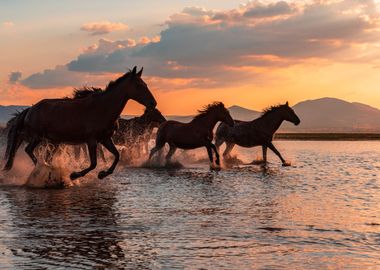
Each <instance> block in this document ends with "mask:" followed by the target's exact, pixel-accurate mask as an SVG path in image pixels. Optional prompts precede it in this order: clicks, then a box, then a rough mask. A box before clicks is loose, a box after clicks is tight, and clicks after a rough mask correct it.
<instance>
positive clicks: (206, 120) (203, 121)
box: [192, 113, 219, 132]
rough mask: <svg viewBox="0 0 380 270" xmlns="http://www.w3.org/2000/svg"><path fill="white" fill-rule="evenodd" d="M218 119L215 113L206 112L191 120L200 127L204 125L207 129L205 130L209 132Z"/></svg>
mask: <svg viewBox="0 0 380 270" xmlns="http://www.w3.org/2000/svg"><path fill="white" fill-rule="evenodd" d="M218 121H219V119H218V118H217V116H216V115H215V114H213V113H208V114H206V115H204V116H203V117H201V118H198V119H194V120H193V121H192V122H193V123H194V124H195V123H197V124H199V125H200V126H201V127H204V129H205V130H207V132H211V131H212V130H213V129H214V127H215V125H216V123H218Z"/></svg>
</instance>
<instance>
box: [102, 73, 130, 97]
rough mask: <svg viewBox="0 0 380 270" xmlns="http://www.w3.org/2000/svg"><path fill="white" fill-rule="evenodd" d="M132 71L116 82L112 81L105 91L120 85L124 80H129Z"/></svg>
mask: <svg viewBox="0 0 380 270" xmlns="http://www.w3.org/2000/svg"><path fill="white" fill-rule="evenodd" d="M131 72H132V71H131V70H129V71H128V72H127V73H125V74H124V75H123V76H121V77H119V78H117V79H116V80H114V81H110V82H109V83H108V85H107V86H106V89H104V92H106V91H108V90H110V89H112V88H114V87H115V86H116V85H118V84H119V83H120V82H121V81H123V80H124V79H126V78H128V77H129V75H130V74H131Z"/></svg>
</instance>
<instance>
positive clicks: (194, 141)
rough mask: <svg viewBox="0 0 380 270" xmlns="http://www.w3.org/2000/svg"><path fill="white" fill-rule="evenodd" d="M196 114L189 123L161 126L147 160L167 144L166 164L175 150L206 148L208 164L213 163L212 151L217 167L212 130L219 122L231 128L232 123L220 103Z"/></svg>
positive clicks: (171, 123) (215, 103) (213, 104)
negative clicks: (168, 147)
mask: <svg viewBox="0 0 380 270" xmlns="http://www.w3.org/2000/svg"><path fill="white" fill-rule="evenodd" d="M198 112H199V113H198V115H196V116H195V117H194V119H193V120H192V121H191V122H190V123H181V122H178V121H172V120H170V121H166V122H164V123H163V124H161V125H160V127H159V128H158V131H157V137H156V146H155V147H154V148H153V149H152V150H151V152H150V155H149V160H150V159H151V158H152V156H153V155H154V154H155V153H156V152H157V151H159V150H160V149H161V148H162V147H164V145H165V144H166V143H168V144H169V146H170V149H169V152H168V153H167V155H166V162H167V163H169V162H170V159H171V157H172V156H173V154H174V153H175V151H176V149H177V148H181V149H195V148H199V147H206V149H207V153H208V156H209V159H210V162H211V163H213V155H212V151H214V152H215V156H216V161H215V162H216V164H217V165H218V166H219V165H220V161H219V153H218V151H217V149H216V147H215V145H214V144H213V143H212V139H213V129H214V127H215V125H216V124H217V123H218V122H219V121H222V122H223V123H225V124H226V125H229V126H233V125H234V121H233V119H232V117H231V115H230V113H229V112H228V110H227V109H226V108H225V107H224V104H223V103H221V102H214V103H212V104H209V105H207V106H206V107H205V108H204V109H203V110H200V111H198Z"/></svg>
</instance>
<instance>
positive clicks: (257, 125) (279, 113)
mask: <svg viewBox="0 0 380 270" xmlns="http://www.w3.org/2000/svg"><path fill="white" fill-rule="evenodd" d="M284 120H286V121H289V122H292V123H293V124H295V125H299V123H301V120H300V119H299V118H298V116H297V115H296V114H295V112H294V110H293V109H292V108H290V107H289V104H288V102H286V104H284V105H278V106H272V107H269V108H268V109H265V110H264V112H263V114H262V115H261V117H259V118H257V119H255V120H253V121H240V120H235V125H234V126H233V127H229V126H227V125H226V124H224V123H221V124H220V125H219V126H218V128H217V130H216V134H215V146H216V147H217V149H219V147H220V145H222V144H223V143H224V142H225V143H226V149H225V151H224V153H223V157H224V158H228V157H229V155H230V152H231V150H232V148H234V146H235V144H237V145H239V146H243V147H254V146H259V145H261V146H262V150H263V160H264V163H266V162H267V148H269V149H271V150H272V151H273V152H274V153H275V154H276V155H277V156H278V157H279V158H280V160H281V162H282V165H283V166H289V164H288V163H286V162H285V160H284V159H283V157H282V156H281V154H280V152H279V151H278V150H277V149H276V147H274V145H273V143H272V139H273V134H274V133H275V132H276V130H277V129H278V128H279V127H280V125H281V124H282V122H283V121H284Z"/></svg>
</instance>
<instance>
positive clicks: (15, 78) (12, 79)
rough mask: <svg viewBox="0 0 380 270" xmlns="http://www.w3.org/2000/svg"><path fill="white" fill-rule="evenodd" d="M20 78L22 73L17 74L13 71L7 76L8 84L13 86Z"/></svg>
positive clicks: (17, 72)
mask: <svg viewBox="0 0 380 270" xmlns="http://www.w3.org/2000/svg"><path fill="white" fill-rule="evenodd" d="M21 77H22V73H21V72H19V71H13V72H11V73H10V74H9V76H8V82H9V83H10V84H15V83H16V82H18V81H19V80H20V79H21Z"/></svg>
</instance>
